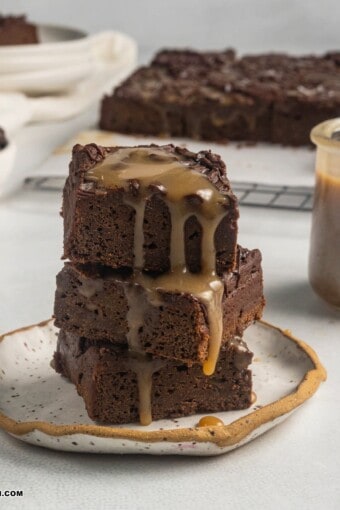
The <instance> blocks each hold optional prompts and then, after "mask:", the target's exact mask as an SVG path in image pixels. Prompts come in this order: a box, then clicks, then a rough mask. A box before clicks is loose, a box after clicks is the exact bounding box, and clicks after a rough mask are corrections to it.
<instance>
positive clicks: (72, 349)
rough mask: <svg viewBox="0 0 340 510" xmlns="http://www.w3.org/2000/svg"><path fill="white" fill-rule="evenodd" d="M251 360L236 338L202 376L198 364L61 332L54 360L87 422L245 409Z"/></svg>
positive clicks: (144, 420)
mask: <svg viewBox="0 0 340 510" xmlns="http://www.w3.org/2000/svg"><path fill="white" fill-rule="evenodd" d="M251 358H252V353H250V351H249V350H248V349H247V346H246V345H245V344H244V342H242V340H239V339H237V338H236V339H234V340H233V341H232V342H230V343H229V344H228V345H226V346H224V347H222V349H221V352H220V356H219V360H218V363H217V366H216V370H215V373H214V375H213V376H211V377H206V376H205V375H203V373H202V368H201V366H200V365H197V364H195V365H192V366H187V365H185V364H183V363H181V362H178V361H173V360H164V359H163V360H161V359H158V358H155V357H151V356H141V357H138V356H135V355H133V354H132V353H131V352H129V350H128V349H127V348H124V347H122V346H117V345H113V344H111V343H108V342H105V341H103V342H100V343H98V342H92V341H91V340H89V339H86V338H82V337H79V336H77V335H74V334H72V333H68V332H66V331H64V330H61V331H60V334H59V339H58V346H57V351H56V353H55V355H54V362H55V363H54V364H55V368H56V371H57V372H59V373H61V374H63V375H64V376H66V377H68V378H69V379H70V380H71V381H72V382H73V383H74V384H75V385H76V388H77V391H78V393H79V395H81V396H82V397H83V399H84V401H85V405H86V409H87V412H88V414H89V416H90V418H91V419H92V420H95V421H97V422H101V423H111V424H122V423H132V422H137V421H139V420H140V422H141V423H142V424H144V425H146V424H148V423H150V422H151V420H152V419H153V420H159V419H162V418H178V417H181V416H188V415H191V414H196V413H212V412H218V411H229V410H233V409H245V408H247V407H249V406H250V404H251V372H250V371H249V370H248V368H247V367H248V365H249V364H250V362H251Z"/></svg>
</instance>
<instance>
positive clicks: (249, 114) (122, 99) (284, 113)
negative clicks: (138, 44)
mask: <svg viewBox="0 0 340 510" xmlns="http://www.w3.org/2000/svg"><path fill="white" fill-rule="evenodd" d="M338 115H340V53H336V52H334V53H328V54H325V55H323V56H300V57H294V56H289V55H285V54H271V53H269V54H263V55H253V56H244V57H241V58H237V56H236V54H235V52H234V51H233V50H226V51H221V52H201V53H200V52H197V51H191V50H164V51H161V52H160V53H158V54H157V55H156V57H155V58H154V60H153V61H152V62H151V64H150V65H149V66H146V67H141V68H140V69H138V70H137V71H136V72H134V73H133V74H132V75H131V76H130V77H129V78H127V79H126V80H125V81H124V82H123V83H122V84H121V85H120V86H118V87H117V88H116V89H115V90H114V91H113V94H112V95H109V96H105V97H104V98H103V101H102V105H101V114H100V127H101V128H102V129H105V130H109V131H118V132H122V133H128V134H130V133H132V134H145V135H161V136H163V135H165V136H179V137H191V138H195V139H202V140H213V141H225V140H249V141H255V142H256V141H265V142H273V143H281V144H285V145H304V144H308V143H309V133H310V130H311V129H312V127H313V126H314V125H316V124H318V123H319V122H322V121H324V120H326V119H328V118H332V117H336V116H338Z"/></svg>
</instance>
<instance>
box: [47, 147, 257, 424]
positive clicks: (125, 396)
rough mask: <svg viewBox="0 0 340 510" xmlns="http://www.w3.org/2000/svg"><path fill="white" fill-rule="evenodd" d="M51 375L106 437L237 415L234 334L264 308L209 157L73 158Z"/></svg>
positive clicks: (250, 257)
mask: <svg viewBox="0 0 340 510" xmlns="http://www.w3.org/2000/svg"><path fill="white" fill-rule="evenodd" d="M62 214H63V218H64V258H65V259H68V261H67V262H66V263H65V265H64V268H63V269H62V271H61V272H60V273H59V274H58V276H57V291H56V298H55V323H56V326H58V327H59V328H60V332H59V339H58V345H57V351H56V353H55V356H54V365H55V368H56V370H57V372H59V373H61V374H63V375H65V376H67V377H68V378H69V379H70V380H71V381H72V382H73V383H74V384H75V385H76V387H77V390H78V393H79V394H80V395H81V396H82V397H83V399H84V401H85V404H86V408H87V411H88V414H89V416H90V417H91V418H92V419H93V420H96V421H99V422H102V423H114V424H120V423H130V422H136V421H138V420H139V421H140V423H141V424H143V425H147V424H149V423H150V422H151V421H152V420H156V419H161V418H174V417H180V416H186V415H191V414H196V413H208V412H218V411H227V410H231V409H243V408H246V407H248V406H249V405H250V403H251V400H252V391H251V390H252V384H251V372H250V371H249V370H248V366H249V364H250V362H251V358H252V354H251V353H250V351H249V350H248V348H247V346H246V344H245V343H244V341H243V340H242V333H243V331H244V330H245V328H247V327H248V326H249V325H250V324H251V323H252V322H253V321H254V320H256V319H258V318H260V317H261V314H262V309H263V305H264V298H263V289H262V270H261V254H260V252H259V251H258V250H253V251H248V250H246V249H244V248H241V247H240V246H238V245H237V219H238V208H237V200H236V197H235V196H234V194H233V193H232V191H231V188H230V184H229V181H228V179H227V176H226V168H225V165H224V163H223V161H222V160H221V159H220V157H219V156H217V155H214V154H212V153H211V152H210V151H201V152H199V153H198V154H195V153H192V152H190V151H189V150H187V149H184V148H179V147H174V146H173V145H164V146H156V145H150V146H137V147H99V146H97V145H95V144H89V145H86V146H80V145H77V146H75V147H74V149H73V157H72V161H71V164H70V173H69V177H68V179H67V181H66V184H65V188H64V198H63V210H62Z"/></svg>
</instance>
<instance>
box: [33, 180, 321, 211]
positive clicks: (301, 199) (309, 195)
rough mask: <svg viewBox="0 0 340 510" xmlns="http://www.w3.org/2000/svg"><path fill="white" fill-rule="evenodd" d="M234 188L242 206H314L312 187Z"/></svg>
mask: <svg viewBox="0 0 340 510" xmlns="http://www.w3.org/2000/svg"><path fill="white" fill-rule="evenodd" d="M64 183H65V178H64V177H59V176H48V177H27V178H26V179H25V183H24V186H25V188H26V189H27V188H28V189H35V190H41V191H61V190H62V189H63V186H64ZM232 188H233V191H234V193H235V194H236V196H237V198H238V200H239V204H240V205H242V206H249V207H267V208H270V209H288V210H293V211H311V210H312V206H313V188H312V187H306V186H277V185H276V186H274V185H270V184H261V183H258V182H238V181H232Z"/></svg>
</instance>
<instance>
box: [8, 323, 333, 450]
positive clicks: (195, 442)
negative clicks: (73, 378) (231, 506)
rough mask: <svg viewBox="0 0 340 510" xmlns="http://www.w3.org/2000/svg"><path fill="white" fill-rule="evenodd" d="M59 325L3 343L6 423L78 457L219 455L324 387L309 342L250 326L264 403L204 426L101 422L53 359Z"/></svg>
mask: <svg viewBox="0 0 340 510" xmlns="http://www.w3.org/2000/svg"><path fill="white" fill-rule="evenodd" d="M56 335H57V333H56V329H55V328H54V326H53V323H52V321H46V322H43V323H41V324H38V325H35V326H30V327H27V328H23V329H19V330H17V331H14V332H12V333H8V334H6V335H4V336H3V337H1V338H0V340H1V343H0V426H1V427H2V428H3V429H4V430H6V431H7V432H8V433H10V434H11V435H13V436H15V437H17V438H18V439H21V440H22V441H26V442H27V443H32V444H36V445H40V446H45V447H48V448H53V449H58V450H67V451H75V452H93V453H149V454H157V455H162V454H177V455H217V454H221V453H225V452H228V451H230V450H233V449H234V448H237V447H238V446H241V445H243V444H245V443H247V442H248V441H251V440H252V439H254V438H255V437H257V436H259V435H260V434H262V433H263V432H265V431H267V430H269V429H270V428H272V427H274V426H275V425H277V424H278V423H280V422H282V421H283V420H284V419H285V418H287V416H289V414H290V413H291V412H292V411H294V410H295V409H296V408H298V407H299V406H301V404H303V403H304V402H305V401H306V400H307V399H308V398H310V397H311V396H312V395H313V394H314V393H315V391H316V390H317V388H318V386H319V384H320V382H321V381H323V380H325V377H326V373H325V370H324V368H323V367H322V365H321V363H320V362H319V360H318V357H317V355H316V354H315V352H314V351H313V350H312V349H311V347H309V346H308V345H307V344H305V343H304V342H301V341H299V340H296V339H295V338H293V337H292V336H291V335H290V333H289V332H288V331H282V330H280V329H278V328H276V327H274V326H272V325H270V324H267V323H264V322H258V323H257V324H254V325H253V326H251V327H250V328H248V329H247V331H246V333H245V340H246V342H247V343H248V345H249V348H250V349H251V350H252V351H253V352H254V362H253V366H252V369H253V378H254V391H255V393H256V395H257V400H256V402H254V404H253V405H252V407H251V408H249V409H247V410H244V411H232V412H225V413H216V414H215V416H216V417H218V418H220V419H221V420H222V421H223V423H224V426H223V425H222V426H221V425H220V426H215V427H197V423H198V421H199V419H200V418H201V417H202V415H200V416H198V415H196V416H190V417H188V418H180V419H178V420H161V421H155V422H153V423H152V424H151V425H149V426H147V427H142V426H140V425H138V424H129V425H124V426H118V427H108V426H99V425H96V423H94V422H93V421H92V420H90V418H89V417H88V416H87V413H86V410H85V407H84V403H83V400H82V399H81V398H80V397H79V396H78V395H77V392H76V389H75V387H74V386H73V384H71V383H70V382H68V381H67V380H66V379H65V378H62V377H61V376H59V375H58V374H56V373H55V372H54V370H53V369H52V368H51V366H50V361H51V358H52V355H53V352H54V350H55V346H56Z"/></svg>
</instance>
